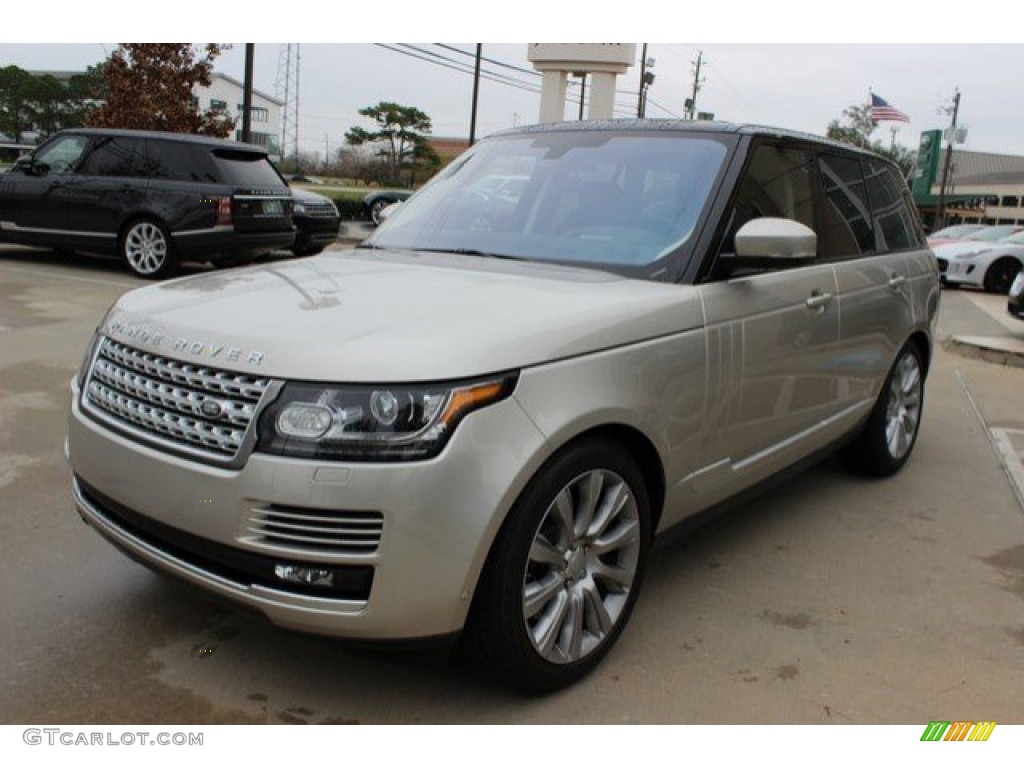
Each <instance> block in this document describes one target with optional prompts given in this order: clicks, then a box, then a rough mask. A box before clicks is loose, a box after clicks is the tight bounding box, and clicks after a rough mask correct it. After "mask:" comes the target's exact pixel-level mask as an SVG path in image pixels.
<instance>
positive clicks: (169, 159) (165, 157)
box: [147, 139, 220, 184]
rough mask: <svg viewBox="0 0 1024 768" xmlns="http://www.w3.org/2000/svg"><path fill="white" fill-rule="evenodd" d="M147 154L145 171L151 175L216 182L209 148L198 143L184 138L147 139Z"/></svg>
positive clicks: (172, 179) (168, 178)
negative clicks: (173, 139)
mask: <svg viewBox="0 0 1024 768" xmlns="http://www.w3.org/2000/svg"><path fill="white" fill-rule="evenodd" d="M147 155H148V158H149V174H150V176H152V177H153V178H154V179H164V180H167V181H196V182H203V183H208V184H217V183H220V179H218V178H217V168H216V167H215V166H214V164H213V161H212V160H211V159H210V154H209V151H208V150H206V149H204V148H203V147H201V146H198V145H194V144H189V143H187V142H184V141H165V140H163V139H149V140H148V142H147Z"/></svg>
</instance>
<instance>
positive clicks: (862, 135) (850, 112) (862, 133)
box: [825, 104, 917, 177]
mask: <svg viewBox="0 0 1024 768" xmlns="http://www.w3.org/2000/svg"><path fill="white" fill-rule="evenodd" d="M843 118H844V119H845V122H843V123H840V122H839V120H833V121H832V122H831V123H829V124H828V130H827V131H826V132H825V135H826V136H828V138H830V139H834V140H836V141H841V142H843V143H844V144H852V145H853V146H855V147H860V148H862V149H867V150H869V151H871V152H874V153H875V154H878V155H881V156H882V157H887V158H889V159H890V160H892V161H893V162H895V163H896V164H897V165H898V166H899V167H900V170H901V171H902V172H903V175H904V177H906V176H907V175H909V174H910V172H911V171H912V170H913V169H914V160H915V159H916V154H917V153H916V152H914V151H913V150H910V149H907V148H906V147H900V146H897V145H895V144H893V145H891V146H888V147H887V146H885V145H884V144H883V143H882V142H881V141H877V140H876V141H872V140H871V134H872V133H874V132H875V130H876V129H877V128H878V123H876V122H875V121H874V120H873V119H872V117H871V105H870V104H853V105H851V106H849V107H847V108H846V109H844V110H843Z"/></svg>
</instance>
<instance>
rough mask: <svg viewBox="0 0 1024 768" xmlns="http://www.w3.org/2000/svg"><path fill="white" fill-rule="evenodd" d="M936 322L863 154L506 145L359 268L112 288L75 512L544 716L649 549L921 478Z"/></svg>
mask: <svg viewBox="0 0 1024 768" xmlns="http://www.w3.org/2000/svg"><path fill="white" fill-rule="evenodd" d="M488 177H504V178H508V177H516V178H519V179H521V180H522V181H521V183H519V184H517V185H516V188H515V190H514V191H513V192H511V193H510V194H508V195H502V196H495V195H481V194H480V193H479V191H478V190H479V189H481V188H484V187H486V186H487V184H488V182H487V179H488ZM938 302H939V281H938V274H937V270H936V264H935V258H934V256H933V255H932V254H931V252H930V251H929V250H928V248H927V246H926V243H925V238H924V234H923V232H922V230H921V227H920V225H919V222H918V220H917V217H916V214H915V212H914V209H913V206H912V204H911V202H910V199H909V195H908V193H907V190H906V186H905V184H904V182H903V181H902V178H901V176H900V174H899V172H898V171H897V169H896V168H895V167H893V166H892V165H890V164H889V163H888V162H886V161H884V160H882V159H880V158H878V157H876V156H874V155H870V154H865V153H861V152H858V151H855V150H852V149H850V148H848V147H845V146H843V145H840V144H835V143H831V142H826V141H825V140H823V139H817V138H815V137H811V136H806V135H802V134H795V133H788V132H785V131H779V130H769V129H764V128H755V127H749V126H734V125H726V124H718V123H693V122H676V121H640V122H638V121H612V122H607V123H596V122H590V123H587V122H584V123H574V124H557V125H546V126H535V127H531V128H526V129H519V130H515V131H511V132H508V133H503V134H499V135H496V136H493V137H491V138H489V139H487V140H484V141H482V142H480V143H479V144H477V145H476V146H474V147H473V148H472V149H470V150H469V151H467V152H466V153H465V154H464V155H462V156H460V157H459V158H458V159H456V160H455V161H454V162H453V163H451V164H450V165H449V166H448V167H447V168H446V169H445V170H444V171H443V172H441V173H440V174H439V175H438V176H437V177H436V178H435V179H434V180H432V181H431V182H430V183H429V184H428V185H427V186H425V187H424V188H423V189H421V190H420V191H419V192H418V193H417V194H416V195H415V197H413V198H412V199H410V200H409V201H408V202H406V203H405V204H403V205H402V206H401V207H400V208H398V209H397V210H396V211H395V213H394V215H392V216H390V217H389V218H388V220H387V222H385V223H384V224H383V225H382V226H381V227H380V228H379V229H378V230H377V231H376V232H375V233H374V234H373V236H372V237H371V238H370V239H369V240H368V241H366V242H365V243H363V244H362V245H361V246H359V247H358V248H357V249H356V250H353V251H349V252H334V253H331V254H328V255H324V256H318V257H314V258H310V259H305V260H299V261H293V262H288V263H283V264H268V265H264V266H259V267H254V268H250V269H247V270H239V271H237V272H233V273H232V275H230V276H224V275H214V276H210V277H204V276H199V277H192V278H185V279H181V280H176V281H171V282H167V283H164V284H161V285H154V286H151V287H147V288H144V289H141V290H137V291H132V292H129V293H127V294H125V295H124V296H123V297H122V298H121V299H120V300H119V301H118V302H117V303H116V304H115V306H114V307H112V308H111V310H110V311H109V313H108V314H107V316H106V317H105V318H104V319H103V321H102V323H101V324H100V326H99V328H98V330H97V333H96V336H95V340H94V342H93V344H92V345H91V347H90V349H89V350H88V354H87V356H86V360H85V362H84V365H83V367H82V370H81V373H80V374H79V376H78V377H77V378H76V379H75V381H73V382H72V397H71V413H70V420H69V435H68V444H67V451H68V456H69V461H70V464H71V466H72V468H73V472H74V479H73V483H74V496H75V500H76V503H77V506H78V510H79V512H80V513H81V515H82V516H83V517H84V518H85V520H86V521H87V522H88V523H90V524H91V525H92V526H93V527H94V528H95V529H96V530H97V531H98V532H99V533H101V534H102V535H103V536H105V537H107V538H108V539H109V540H110V541H111V542H113V543H114V544H115V545H117V546H118V547H119V548H121V549H123V550H124V551H126V552H127V553H128V554H130V555H131V556H133V557H134V558H136V559H138V560H141V561H142V562H144V563H146V564H148V565H150V566H152V567H154V568H156V569H158V570H161V571H164V572H167V573H170V574H173V575H175V576H178V577H180V578H182V579H184V580H186V581H188V582H191V583H193V584H196V585H199V586H200V587H203V588H205V589H206V590H208V591H210V592H212V593H215V594H217V595H219V596H221V597H223V598H226V599H228V600H230V601H233V602H235V603H238V604H241V605H243V606H246V607H248V608H250V609H255V610H256V611H258V612H260V613H262V614H263V615H265V616H266V617H267V618H268V619H270V621H272V622H274V623H275V624H278V625H280V626H282V627H288V628H293V629H298V630H304V631H311V632H317V633H322V634H325V635H332V636H336V637H342V638H358V639H370V640H413V639H416V640H419V639H427V638H435V639H436V638H450V637H456V636H459V637H461V640H462V642H461V644H460V647H462V648H463V649H464V650H465V651H466V652H467V653H468V654H469V655H470V656H471V657H473V658H475V659H477V660H478V661H479V663H480V664H481V665H482V667H483V668H485V669H487V670H489V671H490V672H493V673H494V674H496V675H497V676H498V677H499V678H501V679H503V680H505V681H508V682H510V683H512V684H513V685H517V686H520V687H522V688H526V689H529V690H533V691H544V690H552V689H555V688H558V687H560V686H564V685H567V684H570V683H572V682H574V681H575V680H578V679H579V678H580V677H582V676H583V675H585V674H586V673H587V672H588V671H589V670H590V669H592V668H593V667H594V666H595V665H596V664H597V663H598V662H599V661H600V659H601V658H602V657H603V656H604V655H605V654H606V653H607V652H608V651H609V649H610V648H611V647H612V645H613V644H614V642H615V640H616V638H617V637H618V636H619V635H620V633H621V632H622V631H623V629H624V628H625V626H626V623H627V621H628V619H629V615H630V612H631V610H632V609H633V606H634V604H635V601H636V599H637V595H638V593H639V591H640V587H641V583H642V581H643V576H644V569H645V565H646V563H647V560H648V553H649V547H650V545H651V541H652V538H653V537H654V536H655V535H656V534H657V533H659V532H661V531H664V530H665V529H667V528H670V527H671V526H673V525H676V524H677V523H679V522H681V521H683V520H685V519H687V518H689V517H691V516H693V515H695V514H697V513H698V512H701V511H704V510H707V509H709V508H711V507H714V506H716V505H719V504H721V503H722V502H724V501H725V500H727V499H728V498H730V497H733V496H735V495H736V494H737V493H739V492H740V491H745V490H748V489H754V488H755V487H757V486H759V485H761V484H763V483H766V482H767V481H770V480H771V479H772V478H773V477H775V476H777V475H778V474H779V473H780V472H782V471H783V470H787V469H790V468H793V467H796V466H799V465H802V464H805V463H808V462H810V461H812V460H814V459H816V458H817V457H820V456H822V455H824V454H825V453H827V452H829V451H832V450H835V449H838V448H844V449H845V452H846V455H847V456H848V458H849V459H850V461H851V463H852V464H853V465H854V466H855V467H856V468H858V469H859V470H861V471H864V472H867V473H870V474H874V475H887V474H890V473H893V472H895V471H897V470H898V469H900V468H901V467H902V466H903V464H904V463H905V462H906V461H907V459H908V457H909V456H910V454H911V451H912V449H913V447H914V442H915V439H916V438H917V435H918V430H919V426H920V423H921V413H922V404H923V394H924V381H925V376H926V373H927V370H928V364H929V360H930V358H931V350H932V329H933V325H934V322H935V318H936V312H937V309H938Z"/></svg>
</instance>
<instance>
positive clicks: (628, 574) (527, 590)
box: [465, 440, 650, 693]
mask: <svg viewBox="0 0 1024 768" xmlns="http://www.w3.org/2000/svg"><path fill="white" fill-rule="evenodd" d="M649 540H650V506H649V501H648V495H647V488H646V486H645V483H644V480H643V475H642V474H641V472H640V470H639V468H638V467H637V464H636V462H635V461H634V460H633V459H632V457H631V456H630V455H629V454H628V453H626V452H625V451H624V450H623V449H622V448H621V447H620V446H618V445H617V444H615V443H611V442H608V441H605V440H587V441H585V442H580V443H577V444H575V445H573V446H571V447H570V448H569V449H567V450H565V451H563V452H561V453H559V454H557V455H556V456H555V457H554V458H553V459H551V460H550V461H549V462H548V463H547V464H546V465H545V466H544V467H543V468H542V469H541V470H540V471H539V472H538V473H537V475H536V476H535V477H534V478H533V480H532V481H531V482H530V484H529V485H528V486H527V488H526V490H525V491H524V492H523V494H522V496H520V498H519V500H518V501H517V502H516V504H515V506H514V507H513V508H512V511H511V512H510V514H509V517H508V519H507V520H506V522H505V524H504V526H503V527H502V530H501V532H500V533H499V534H498V537H497V539H496V541H495V543H494V546H493V548H492V551H491V555H490V557H489V558H488V561H487V564H486V566H485V571H484V574H483V576H482V578H481V582H480V585H479V588H478V590H477V594H476V597H475V599H474V602H473V609H472V611H471V615H470V619H469V623H468V626H467V632H466V637H465V642H466V645H465V648H466V650H467V651H468V652H469V654H470V657H471V659H472V660H474V661H475V662H476V664H477V665H478V666H479V667H480V668H481V669H482V670H483V671H485V672H488V673H490V674H493V675H495V676H496V677H498V678H499V679H500V680H501V681H502V682H505V683H507V684H510V685H512V686H514V687H517V688H520V689H523V690H525V691H527V692H530V693H543V692H546V691H552V690H555V689H558V688H562V687H564V686H566V685H570V684H571V683H574V682H576V681H577V680H579V679H580V678H582V677H583V676H584V675H586V674H587V673H588V672H590V670H591V669H593V668H594V667H595V666H596V665H597V664H598V662H600V661H601V659H602V658H603V657H604V655H605V654H606V653H607V652H608V651H609V650H610V649H611V647H612V645H614V643H615V641H616V640H617V639H618V637H619V635H620V634H621V633H622V630H623V629H624V628H625V626H626V623H627V622H628V621H629V616H630V613H631V611H632V609H633V605H634V604H635V602H636V598H637V594H638V593H639V590H640V585H641V582H642V580H643V573H644V565H645V562H646V560H647V550H648V545H649Z"/></svg>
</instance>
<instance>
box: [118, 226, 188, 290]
mask: <svg viewBox="0 0 1024 768" xmlns="http://www.w3.org/2000/svg"><path fill="white" fill-rule="evenodd" d="M120 253H121V258H123V259H124V261H125V263H126V264H127V265H128V268H129V269H131V271H132V272H134V273H135V274H136V275H138V276H139V277H144V278H146V279H149V280H158V279H160V278H164V277H170V276H171V275H173V274H174V273H175V272H176V271H177V269H178V257H177V254H176V253H175V251H174V243H173V242H172V240H171V237H170V235H169V234H168V232H167V229H166V228H165V227H164V225H163V224H161V223H160V222H158V221H156V220H155V219H136V220H135V221H132V222H130V223H129V224H128V226H127V227H125V229H124V231H123V232H122V233H121V240H120Z"/></svg>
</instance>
